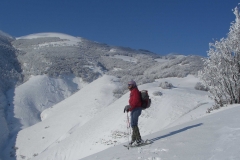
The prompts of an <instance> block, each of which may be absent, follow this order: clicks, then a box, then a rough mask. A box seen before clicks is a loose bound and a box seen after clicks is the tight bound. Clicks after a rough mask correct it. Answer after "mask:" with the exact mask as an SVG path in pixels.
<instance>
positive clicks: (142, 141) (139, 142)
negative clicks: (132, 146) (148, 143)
mask: <svg viewBox="0 0 240 160" xmlns="http://www.w3.org/2000/svg"><path fill="white" fill-rule="evenodd" d="M143 143H144V140H142V139H140V140H136V145H141V144H143Z"/></svg>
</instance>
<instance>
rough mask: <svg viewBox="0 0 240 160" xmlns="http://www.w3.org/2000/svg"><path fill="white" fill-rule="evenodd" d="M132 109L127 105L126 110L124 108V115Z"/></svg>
mask: <svg viewBox="0 0 240 160" xmlns="http://www.w3.org/2000/svg"><path fill="white" fill-rule="evenodd" d="M130 108H131V106H129V105H126V106H125V108H124V113H125V112H129V109H130Z"/></svg>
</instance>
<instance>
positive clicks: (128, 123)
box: [127, 112, 131, 149]
mask: <svg viewBox="0 0 240 160" xmlns="http://www.w3.org/2000/svg"><path fill="white" fill-rule="evenodd" d="M127 130H128V145H129V143H130V142H129V137H130V135H131V130H130V122H129V116H128V112H127ZM128 149H129V146H128Z"/></svg>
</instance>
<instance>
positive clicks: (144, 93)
mask: <svg viewBox="0 0 240 160" xmlns="http://www.w3.org/2000/svg"><path fill="white" fill-rule="evenodd" d="M140 94H141V101H142V106H141V107H142V109H143V110H144V109H147V108H149V107H150V105H151V99H150V98H149V95H148V91H147V90H142V91H140Z"/></svg>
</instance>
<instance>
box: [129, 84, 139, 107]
mask: <svg viewBox="0 0 240 160" xmlns="http://www.w3.org/2000/svg"><path fill="white" fill-rule="evenodd" d="M129 105H130V106H131V108H130V109H129V111H132V110H133V109H135V108H137V107H141V106H142V102H141V97H140V92H139V90H138V88H137V87H135V88H133V89H132V90H131V93H130V99H129Z"/></svg>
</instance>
